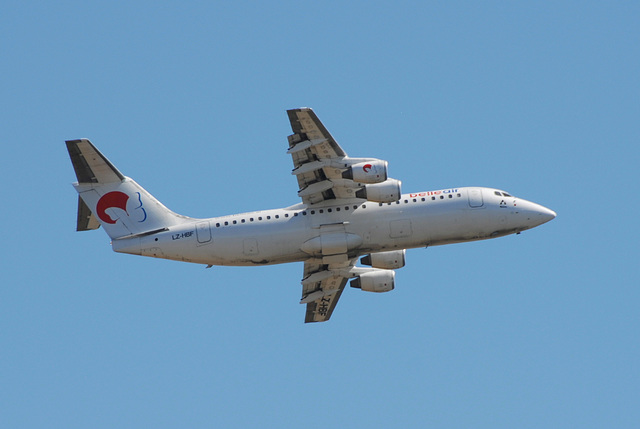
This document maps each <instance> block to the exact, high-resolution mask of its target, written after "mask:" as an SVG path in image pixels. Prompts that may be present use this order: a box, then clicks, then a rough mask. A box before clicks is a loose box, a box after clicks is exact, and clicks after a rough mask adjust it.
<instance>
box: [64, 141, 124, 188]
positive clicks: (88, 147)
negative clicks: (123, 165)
mask: <svg viewBox="0 0 640 429" xmlns="http://www.w3.org/2000/svg"><path fill="white" fill-rule="evenodd" d="M66 143H67V150H68V151H69V156H70V157H71V163H72V164H73V169H74V170H75V172H76V177H77V178H78V183H118V182H122V181H123V180H124V176H123V175H122V173H120V172H119V171H118V169H117V168H115V167H114V166H113V164H111V162H109V160H108V159H107V158H106V157H105V156H104V155H103V154H101V153H100V151H99V150H98V149H96V148H95V146H94V145H93V144H91V142H90V141H89V140H87V139H79V140H67V141H66Z"/></svg>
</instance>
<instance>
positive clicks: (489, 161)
mask: <svg viewBox="0 0 640 429" xmlns="http://www.w3.org/2000/svg"><path fill="white" fill-rule="evenodd" d="M271 3H275V4H269V3H268V2H247V1H244V2H233V3H231V2H224V3H220V2H161V3H158V2H144V1H143V2H108V3H103V2H78V1H64V2H16V1H7V2H5V3H4V4H3V11H2V14H0V40H1V41H0V49H1V53H2V55H1V57H0V58H1V59H0V76H2V79H1V80H0V97H1V99H2V103H0V109H1V117H2V127H0V130H1V133H2V137H3V139H2V140H3V148H4V150H3V156H2V157H0V166H1V171H2V177H3V179H4V181H5V186H4V187H3V188H2V191H1V193H2V201H3V204H2V207H3V210H2V213H1V214H0V219H1V220H2V224H3V225H4V227H5V228H4V232H3V237H4V240H3V242H4V245H3V246H2V250H0V253H1V255H2V258H1V260H2V262H1V264H2V265H1V266H2V270H0V276H1V277H0V278H1V279H2V281H1V284H2V287H1V288H0V350H1V352H0V386H1V387H0V422H2V426H3V427H12V428H13V427H14V428H18V427H19V428H31V427H33V428H36V427H37V428H41V427H61V428H62V427H64V428H74V427H78V428H80V427H82V428H85V427H95V428H102V427H104V428H107V427H220V428H234V427H309V428H316V427H318V428H319V427H353V428H360V427H362V428H364V427H366V428H370V427H454V428H455V427H460V428H468V427H476V428H485V427H486V428H496V427H504V428H512V427H519V428H539V427H585V428H586V427H635V426H636V425H637V422H638V421H639V419H640V412H639V411H638V410H639V409H638V406H637V405H638V401H639V400H640V370H639V366H638V362H639V361H640V341H639V339H638V328H639V327H640V323H639V322H640V317H639V316H638V314H639V312H638V308H639V307H640V306H639V304H640V292H639V291H638V286H639V285H640V281H639V279H640V270H639V268H638V256H639V252H638V250H637V243H638V241H639V239H640V234H639V232H638V227H637V219H638V213H639V212H640V202H639V201H640V199H639V198H638V197H637V196H635V194H634V192H635V191H636V188H637V186H638V182H639V180H638V179H639V173H638V165H639V164H640V152H639V149H638V143H639V140H640V126H639V122H638V117H639V114H640V97H639V95H640V94H639V89H640V85H639V81H638V76H640V60H639V58H640V57H639V56H638V46H640V32H639V30H638V25H637V23H638V20H639V19H640V7H639V6H638V4H637V3H635V2H532V3H526V4H525V3H524V2H483V3H482V4H478V3H476V2H457V1H452V2H377V1H373V2H371V1H368V2H361V1H354V2H334V1H325V2H316V3H312V2H309V3H301V2H289V1H287V2H285V1H280V2H271ZM301 106H309V107H313V108H314V110H315V111H316V113H317V114H318V115H319V117H320V118H321V120H322V121H323V122H324V124H325V125H326V126H327V128H328V129H329V130H330V131H331V132H332V134H333V135H334V137H335V138H336V139H337V140H338V141H339V142H340V144H341V145H342V146H343V147H344V148H345V150H346V151H347V152H348V153H349V154H350V155H352V156H370V157H377V158H381V159H385V160H388V161H389V165H390V172H391V175H392V177H395V178H398V179H401V180H402V181H403V190H404V191H405V192H418V191H425V190H433V189H441V188H448V187H456V186H492V187H498V188H502V189H505V190H507V191H509V192H511V193H513V194H515V195H517V196H520V197H522V198H525V199H529V200H532V201H535V202H538V203H540V204H543V205H545V206H547V207H549V208H551V209H553V210H555V211H556V212H557V213H558V217H557V218H556V219H555V220H554V221H552V222H551V223H549V224H546V225H544V226H542V227H539V228H536V229H534V230H531V231H527V232H525V233H523V234H521V235H518V236H509V237H505V238H501V239H496V240H489V241H485V242H478V243H469V244H462V245H460V244H459V245H452V246H442V247H434V248H429V249H426V250H425V249H418V250H411V251H409V252H408V255H407V259H408V265H407V266H406V267H405V268H403V269H401V270H399V271H398V273H397V279H396V280H397V283H396V289H395V290H394V291H392V292H390V293H387V294H367V293H364V292H361V291H357V290H354V289H349V290H346V291H345V293H344V294H343V295H342V298H341V301H340V303H339V306H338V308H337V309H336V312H335V313H334V315H333V317H332V319H331V321H330V322H328V323H324V324H315V325H305V324H303V318H304V307H303V306H301V305H299V304H298V300H299V297H300V288H301V286H300V284H299V280H300V278H301V275H302V264H289V265H281V266H272V267H260V268H223V267H214V268H212V269H210V270H205V269H204V267H202V266H199V265H191V264H181V263H177V262H172V261H164V260H154V259H147V258H139V257H132V256H127V255H121V254H116V253H114V252H112V251H111V249H110V246H109V240H108V238H107V236H106V235H105V234H104V232H103V231H93V232H86V233H76V232H75V231H74V229H75V216H76V194H75V191H74V190H73V188H72V187H71V186H70V183H71V182H73V181H74V180H75V177H74V174H73V170H72V168H71V164H70V162H69V159H68V156H67V153H66V150H65V147H64V140H65V139H73V138H80V137H87V138H90V139H91V140H92V141H93V142H94V144H96V145H97V146H98V147H99V148H100V149H101V150H102V151H103V152H104V153H105V154H106V155H107V156H108V157H109V159H110V160H111V161H112V162H113V163H114V164H115V165H116V166H117V167H118V168H119V169H120V170H121V171H122V172H123V173H124V174H126V175H128V176H131V177H133V178H135V179H136V181H138V182H139V183H140V184H142V185H143V186H144V187H145V188H146V189H147V190H149V191H150V192H151V193H153V194H154V195H155V196H156V197H157V198H159V199H160V200H161V201H163V202H164V203H165V204H166V205H167V206H168V207H170V208H171V209H173V210H174V211H177V212H179V213H183V214H186V215H190V216H194V217H208V216H216V215H221V214H228V213H234V212H242V211H249V210H255V209H261V208H275V207H281V206H286V205H291V204H294V203H297V202H298V198H297V196H296V190H297V188H296V181H295V179H294V178H293V177H292V176H291V175H290V174H289V172H290V170H291V168H292V165H291V160H290V157H289V156H288V155H286V153H285V150H286V146H287V140H286V136H287V135H288V134H289V133H290V128H289V123H288V120H287V116H286V114H285V110H286V109H289V108H294V107H301Z"/></svg>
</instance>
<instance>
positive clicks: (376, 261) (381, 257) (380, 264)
mask: <svg viewBox="0 0 640 429" xmlns="http://www.w3.org/2000/svg"><path fill="white" fill-rule="evenodd" d="M405 254H406V250H404V249H403V250H391V251H389V252H376V253H369V254H368V255H366V256H364V257H363V258H362V259H360V262H361V263H362V265H369V266H370V267H373V268H384V269H385V270H395V269H397V268H402V267H404V263H405V262H404V257H405Z"/></svg>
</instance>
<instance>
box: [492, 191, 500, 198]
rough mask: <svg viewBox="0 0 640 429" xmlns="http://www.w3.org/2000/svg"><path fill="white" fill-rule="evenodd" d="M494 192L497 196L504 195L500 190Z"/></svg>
mask: <svg viewBox="0 0 640 429" xmlns="http://www.w3.org/2000/svg"><path fill="white" fill-rule="evenodd" d="M493 193H494V194H496V195H497V196H499V197H501V196H502V195H501V194H500V192H498V191H493Z"/></svg>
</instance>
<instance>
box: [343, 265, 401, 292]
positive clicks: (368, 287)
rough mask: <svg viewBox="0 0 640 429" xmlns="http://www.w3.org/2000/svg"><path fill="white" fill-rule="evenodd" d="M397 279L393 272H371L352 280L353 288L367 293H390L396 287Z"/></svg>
mask: <svg viewBox="0 0 640 429" xmlns="http://www.w3.org/2000/svg"><path fill="white" fill-rule="evenodd" d="M395 278H396V272H395V271H393V270H376V271H369V272H366V273H362V274H360V275H359V276H358V277H356V278H355V279H353V280H351V287H354V288H357V289H362V290H364V291H367V292H389V291H391V290H393V288H394V287H395Z"/></svg>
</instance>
